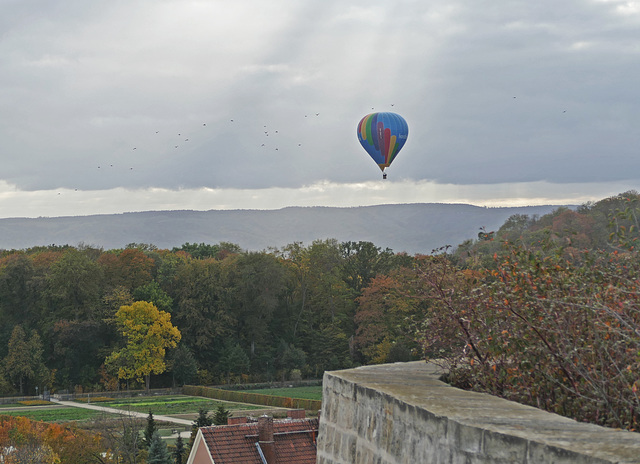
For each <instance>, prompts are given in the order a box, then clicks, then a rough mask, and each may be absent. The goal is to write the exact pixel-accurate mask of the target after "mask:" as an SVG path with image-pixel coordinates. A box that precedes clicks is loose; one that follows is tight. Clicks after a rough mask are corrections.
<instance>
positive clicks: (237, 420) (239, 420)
mask: <svg viewBox="0 0 640 464" xmlns="http://www.w3.org/2000/svg"><path fill="white" fill-rule="evenodd" d="M246 423H247V416H237V417H228V418H227V425H238V424H246Z"/></svg>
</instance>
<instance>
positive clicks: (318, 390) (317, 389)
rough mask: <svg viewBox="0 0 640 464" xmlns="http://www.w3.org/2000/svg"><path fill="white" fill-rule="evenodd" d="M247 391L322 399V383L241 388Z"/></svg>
mask: <svg viewBox="0 0 640 464" xmlns="http://www.w3.org/2000/svg"><path fill="white" fill-rule="evenodd" d="M242 391H245V392H247V393H260V394H262V395H272V396H284V397H287V398H300V399H304V400H318V401H321V400H322V385H316V386H312V387H291V388H263V389H260V390H242Z"/></svg>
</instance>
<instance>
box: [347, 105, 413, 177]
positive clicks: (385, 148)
mask: <svg viewBox="0 0 640 464" xmlns="http://www.w3.org/2000/svg"><path fill="white" fill-rule="evenodd" d="M408 135H409V126H407V121H405V120H404V118H403V117H402V116H400V115H399V114H396V113H387V112H385V113H371V114H368V115H366V116H365V117H364V118H362V119H361V120H360V122H359V123H358V140H359V141H360V145H362V147H363V148H364V149H365V150H366V151H367V153H369V156H371V158H373V161H375V163H376V164H377V165H378V167H379V168H380V170H381V171H382V172H383V177H384V178H385V179H386V174H384V170H385V168H388V167H389V166H390V165H391V163H392V162H393V160H394V159H395V158H396V156H397V155H398V152H399V151H400V150H401V149H402V147H403V146H404V144H405V142H406V141H407V136H408Z"/></svg>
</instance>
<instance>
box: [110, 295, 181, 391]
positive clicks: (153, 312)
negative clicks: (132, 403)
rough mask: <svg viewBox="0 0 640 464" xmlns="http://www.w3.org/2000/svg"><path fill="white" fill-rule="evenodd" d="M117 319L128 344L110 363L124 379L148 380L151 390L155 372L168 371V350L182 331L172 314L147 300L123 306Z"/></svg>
mask: <svg viewBox="0 0 640 464" xmlns="http://www.w3.org/2000/svg"><path fill="white" fill-rule="evenodd" d="M116 322H117V324H118V327H119V328H120V329H121V331H122V335H123V336H124V337H125V340H126V345H125V346H124V347H123V348H121V349H120V350H117V351H114V352H113V353H111V355H109V356H108V357H107V359H106V365H107V366H109V367H111V368H113V369H114V370H117V373H118V377H119V378H120V379H137V380H139V381H142V379H143V378H144V380H145V387H146V389H147V390H149V382H150V377H151V374H161V373H163V372H164V371H165V370H166V367H167V366H166V364H165V362H164V357H165V350H166V349H167V348H174V347H175V346H176V345H177V343H178V342H179V341H180V338H181V335H180V331H179V330H178V329H177V328H176V327H174V326H173V324H171V314H169V313H168V312H166V311H159V310H158V308H156V306H155V305H153V304H152V303H149V302H147V301H136V302H135V303H133V304H132V305H128V306H127V305H125V306H121V307H120V309H119V310H118V312H117V313H116Z"/></svg>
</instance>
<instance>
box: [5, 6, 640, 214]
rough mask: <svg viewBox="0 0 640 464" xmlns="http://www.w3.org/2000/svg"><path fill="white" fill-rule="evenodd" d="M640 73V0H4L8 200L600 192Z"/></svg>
mask: <svg viewBox="0 0 640 464" xmlns="http://www.w3.org/2000/svg"><path fill="white" fill-rule="evenodd" d="M638 76H640V1H635V0H633V1H627V0H562V1H558V0H536V1H531V0H522V1H520V0H503V1H496V0H429V1H425V0H395V1H394V0H384V1H376V0H367V1H344V0H342V1H336V0H269V1H264V0H234V1H233V2H231V1H222V0H208V1H207V0H202V1H188V0H108V1H107V0H91V1H87V0H59V1H51V0H0V140H1V143H0V157H1V158H0V159H1V164H0V217H15V216H28V217H32V216H58V215H85V214H97V213H112V212H125V211H142V210H158V209H200V210H208V209H229V208H243V209H247V208H250V209H271V208H281V207H284V206H289V205H309V206H310V205H322V206H358V205H370V204H383V203H418V202H463V203H472V204H478V205H489V206H497V205H500V206H507V205H523V204H567V203H572V204H579V203H583V202H585V201H589V200H599V199H602V198H604V197H607V196H610V195H614V194H617V193H620V192H623V191H625V190H629V189H640V84H639V83H638ZM373 111H393V112H397V113H399V114H401V115H402V116H403V117H404V118H405V119H406V120H407V122H408V124H409V137H408V141H407V143H406V145H405V146H404V148H403V150H402V152H401V153H400V154H399V155H398V157H397V158H396V159H395V161H394V163H393V165H392V166H391V167H390V168H388V169H387V172H388V179H387V180H385V181H383V180H382V176H381V173H380V170H379V169H378V167H377V166H376V165H375V163H374V162H373V161H372V160H371V158H369V156H368V154H367V153H366V152H365V151H364V150H363V149H362V148H361V147H360V145H359V143H358V140H357V137H356V126H357V124H358V121H359V120H360V119H361V118H362V117H363V116H364V115H366V114H368V113H371V112H373Z"/></svg>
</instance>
